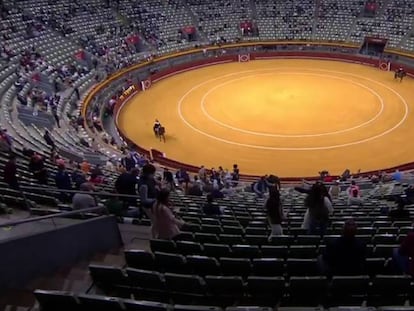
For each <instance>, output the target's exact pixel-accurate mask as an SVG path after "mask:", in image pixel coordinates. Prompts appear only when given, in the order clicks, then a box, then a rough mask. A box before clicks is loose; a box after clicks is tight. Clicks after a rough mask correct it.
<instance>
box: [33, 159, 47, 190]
mask: <svg viewBox="0 0 414 311" xmlns="http://www.w3.org/2000/svg"><path fill="white" fill-rule="evenodd" d="M29 171H31V172H32V173H33V177H34V178H35V179H37V180H38V181H39V183H40V184H42V185H47V182H48V172H47V170H46V168H45V164H44V159H43V157H42V156H41V155H39V154H36V153H35V154H34V155H33V156H32V157H31V158H30V162H29Z"/></svg>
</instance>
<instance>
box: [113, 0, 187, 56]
mask: <svg viewBox="0 0 414 311" xmlns="http://www.w3.org/2000/svg"><path fill="white" fill-rule="evenodd" d="M120 13H121V14H122V15H123V16H125V17H126V18H127V19H128V20H129V21H130V22H131V23H132V24H133V25H134V26H136V28H137V29H138V30H139V32H140V33H141V34H142V35H143V37H144V38H145V40H146V41H147V42H148V43H149V44H150V46H151V47H152V48H154V49H158V51H159V52H160V53H166V52H170V51H177V50H179V49H183V48H187V47H190V46H191V44H190V43H189V42H188V41H186V40H184V39H183V38H182V37H181V35H180V31H181V29H182V28H183V27H186V26H191V25H193V24H194V22H193V20H192V16H191V14H190V12H189V11H188V10H186V8H185V6H184V5H183V4H182V3H181V1H180V0H168V1H163V0H155V1H153V0H144V1H136V0H128V1H121V4H120Z"/></svg>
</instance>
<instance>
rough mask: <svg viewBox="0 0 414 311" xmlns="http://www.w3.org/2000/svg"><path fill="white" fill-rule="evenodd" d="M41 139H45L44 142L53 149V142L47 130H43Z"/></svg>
mask: <svg viewBox="0 0 414 311" xmlns="http://www.w3.org/2000/svg"><path fill="white" fill-rule="evenodd" d="M43 139H44V140H45V142H46V144H47V145H48V146H50V148H52V149H55V147H56V146H55V142H54V141H53V139H52V137H51V136H50V133H49V131H48V130H46V131H45V134H44V135H43Z"/></svg>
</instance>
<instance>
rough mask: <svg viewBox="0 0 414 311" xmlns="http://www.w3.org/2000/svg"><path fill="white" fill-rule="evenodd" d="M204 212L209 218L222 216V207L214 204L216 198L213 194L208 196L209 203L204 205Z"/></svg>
mask: <svg viewBox="0 0 414 311" xmlns="http://www.w3.org/2000/svg"><path fill="white" fill-rule="evenodd" d="M202 210H203V213H204V214H205V215H208V216H214V215H221V213H222V211H221V209H220V206H219V205H218V204H216V203H214V197H213V196H212V195H211V194H207V202H206V203H204V205H203V207H202Z"/></svg>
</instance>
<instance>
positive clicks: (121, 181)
mask: <svg viewBox="0 0 414 311" xmlns="http://www.w3.org/2000/svg"><path fill="white" fill-rule="evenodd" d="M138 174H139V170H138V169H136V168H134V169H132V170H131V172H129V173H122V174H121V175H119V177H118V178H117V180H116V182H115V190H116V192H117V193H119V194H126V195H134V196H136V195H137V184H138V178H137V177H138ZM120 199H121V200H122V201H123V202H124V204H125V205H127V206H136V205H137V200H136V198H127V197H121V198H120Z"/></svg>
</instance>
